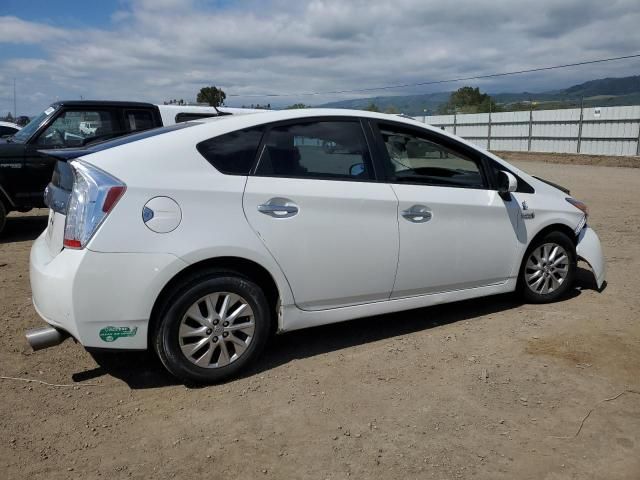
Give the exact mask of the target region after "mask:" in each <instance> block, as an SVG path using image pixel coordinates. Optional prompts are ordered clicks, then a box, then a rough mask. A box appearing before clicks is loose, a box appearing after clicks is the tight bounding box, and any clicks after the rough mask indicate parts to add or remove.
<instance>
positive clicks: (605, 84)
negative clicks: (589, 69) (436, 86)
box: [319, 75, 640, 116]
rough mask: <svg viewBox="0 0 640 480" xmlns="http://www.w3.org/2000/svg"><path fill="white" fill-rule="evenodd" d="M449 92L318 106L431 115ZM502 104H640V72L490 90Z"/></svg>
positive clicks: (563, 105) (357, 100)
mask: <svg viewBox="0 0 640 480" xmlns="http://www.w3.org/2000/svg"><path fill="white" fill-rule="evenodd" d="M449 95H451V92H437V93H426V94H423V95H398V96H379V97H369V98H357V99H353V100H341V101H339V102H330V103H325V104H324V105H319V106H320V107H328V108H354V109H359V110H362V109H365V108H367V107H368V106H369V105H370V104H371V103H374V104H375V105H376V106H377V107H378V108H379V109H380V111H385V110H387V109H389V108H395V109H397V110H398V111H400V112H402V113H405V114H407V115H414V116H418V115H424V111H425V109H426V110H427V115H433V114H435V113H436V112H437V110H438V107H439V106H440V105H441V104H443V103H446V102H447V100H448V99H449ZM490 95H491V97H493V99H494V100H495V101H496V102H497V103H498V104H500V105H501V106H502V107H503V108H505V109H507V110H508V109H509V107H510V106H515V104H518V103H520V102H529V101H530V100H532V101H535V102H537V104H538V107H537V108H538V109H554V108H569V107H575V106H576V105H578V104H579V103H580V99H581V98H583V99H584V102H585V105H588V106H601V107H605V106H615V105H638V104H640V75H635V76H632V77H623V78H601V79H598V80H590V81H588V82H585V83H581V84H579V85H573V86H571V87H569V88H565V89H562V90H552V91H547V92H537V93H532V92H521V93H491V94H490Z"/></svg>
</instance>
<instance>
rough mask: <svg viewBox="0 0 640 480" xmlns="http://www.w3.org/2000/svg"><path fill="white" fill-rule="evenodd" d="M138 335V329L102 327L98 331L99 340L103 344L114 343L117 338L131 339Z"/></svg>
mask: <svg viewBox="0 0 640 480" xmlns="http://www.w3.org/2000/svg"><path fill="white" fill-rule="evenodd" d="M136 333H138V327H134V328H129V327H104V328H103V329H102V330H100V338H101V339H102V341H103V342H115V341H116V340H117V339H118V338H122V337H133V336H135V334H136Z"/></svg>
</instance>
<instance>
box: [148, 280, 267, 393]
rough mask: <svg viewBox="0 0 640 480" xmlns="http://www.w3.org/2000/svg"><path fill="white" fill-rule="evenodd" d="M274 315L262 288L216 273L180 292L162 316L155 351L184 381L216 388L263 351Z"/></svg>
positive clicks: (183, 288)
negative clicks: (206, 384) (212, 385)
mask: <svg viewBox="0 0 640 480" xmlns="http://www.w3.org/2000/svg"><path fill="white" fill-rule="evenodd" d="M270 323H271V315H270V314H269V306H268V303H267V299H266V297H265V295H264V293H263V291H262V289H261V288H260V287H259V286H258V285H256V284H255V283H253V282H252V281H251V280H249V279H248V278H246V277H244V276H242V275H239V274H237V273H235V272H230V271H213V272H208V273H207V274H206V275H204V276H199V277H198V278H197V280H196V281H193V280H192V281H191V282H187V284H186V285H182V287H181V288H178V289H177V291H176V293H175V294H174V295H173V296H172V298H171V299H170V301H169V305H168V308H166V309H165V312H164V314H162V315H161V318H160V325H159V327H158V329H157V330H156V333H155V348H156V352H157V353H158V356H159V357H160V360H161V361H162V363H163V364H164V366H165V367H166V369H167V370H169V372H171V373H172V374H173V375H174V376H176V377H178V378H179V379H181V380H183V381H194V382H198V383H216V382H220V381H222V380H226V379H228V378H230V377H233V376H235V375H237V374H238V373H239V372H240V371H241V370H243V369H244V368H245V367H246V366H247V365H249V364H250V363H251V362H253V361H254V360H255V359H256V358H257V357H258V356H259V355H260V353H261V352H262V350H263V348H264V346H265V344H266V341H267V339H268V337H269V332H270V331H271V328H270Z"/></svg>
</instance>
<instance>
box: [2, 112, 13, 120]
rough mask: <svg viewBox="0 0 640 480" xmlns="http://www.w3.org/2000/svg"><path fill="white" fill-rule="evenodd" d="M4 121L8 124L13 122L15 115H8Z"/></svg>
mask: <svg viewBox="0 0 640 480" xmlns="http://www.w3.org/2000/svg"><path fill="white" fill-rule="evenodd" d="M4 119H5V120H6V121H7V122H13V115H11V112H9V113H7V116H6V117H4Z"/></svg>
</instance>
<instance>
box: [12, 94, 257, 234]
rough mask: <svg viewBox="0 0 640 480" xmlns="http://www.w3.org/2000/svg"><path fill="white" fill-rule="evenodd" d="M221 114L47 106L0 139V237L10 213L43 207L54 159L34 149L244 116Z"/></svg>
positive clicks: (195, 109)
mask: <svg viewBox="0 0 640 480" xmlns="http://www.w3.org/2000/svg"><path fill="white" fill-rule="evenodd" d="M225 110H226V111H225ZM225 110H222V109H220V110H219V109H216V108H215V107H200V106H174V105H159V106H158V105H153V104H151V103H139V102H116V101H103V100H100V101H90V100H80V101H63V102H56V103H54V104H52V105H51V106H49V107H48V108H47V109H46V110H44V111H43V112H42V113H41V114H40V115H38V116H37V117H35V118H34V119H33V120H32V121H31V122H29V124H27V125H26V126H25V127H24V128H22V130H19V131H18V132H16V133H15V134H14V135H13V136H11V137H4V138H0V232H2V230H3V228H4V225H5V221H6V216H7V214H8V213H9V212H11V211H19V212H26V211H28V210H30V209H32V208H39V207H44V200H43V192H44V189H45V187H46V186H47V184H48V183H49V181H50V180H51V174H52V173H53V169H54V166H55V163H56V160H55V159H54V158H53V157H48V156H45V155H42V154H41V153H39V150H41V149H47V150H50V149H54V148H78V147H82V146H84V145H87V144H89V143H94V142H99V141H102V140H107V139H110V138H114V137H118V136H121V135H126V134H129V133H132V132H137V131H141V130H147V129H150V128H155V127H161V126H163V125H170V124H174V123H178V122H182V121H187V120H194V119H197V118H203V117H214V116H218V115H229V114H231V113H232V112H231V110H234V112H233V113H245V112H240V111H239V110H241V109H225ZM235 110H238V111H235ZM247 112H248V110H247Z"/></svg>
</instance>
